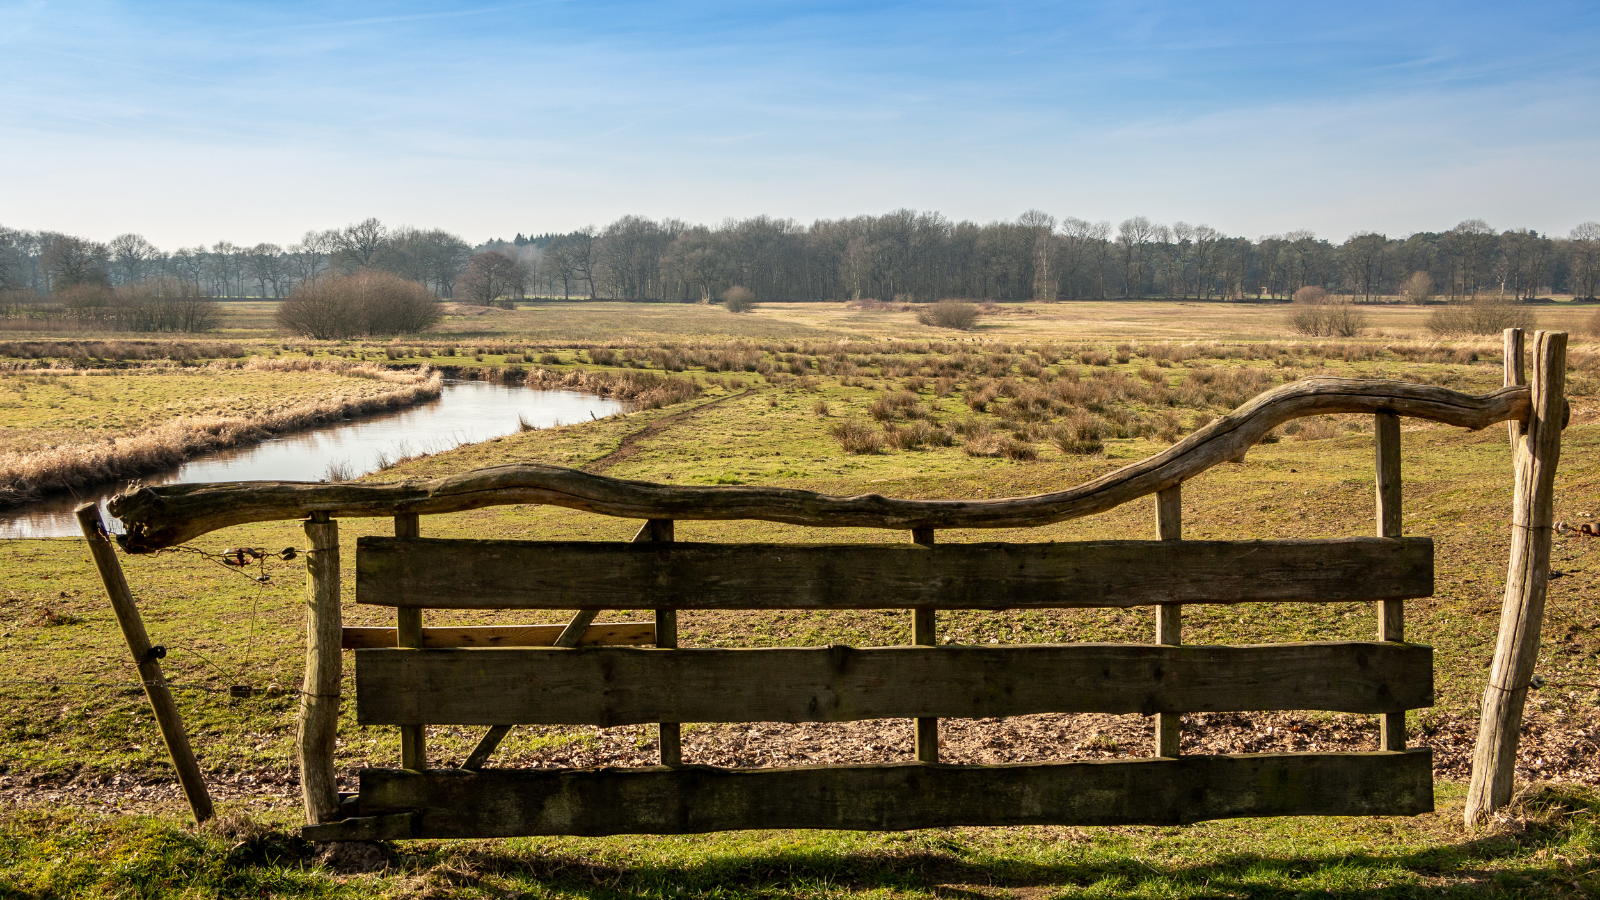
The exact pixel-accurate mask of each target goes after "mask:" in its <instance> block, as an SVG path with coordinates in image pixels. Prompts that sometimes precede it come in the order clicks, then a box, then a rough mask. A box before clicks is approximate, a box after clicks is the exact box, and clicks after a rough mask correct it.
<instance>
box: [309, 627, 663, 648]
mask: <svg viewBox="0 0 1600 900" xmlns="http://www.w3.org/2000/svg"><path fill="white" fill-rule="evenodd" d="M566 627H567V626H565V625H462V626H443V627H438V626H436V627H433V628H424V629H422V646H423V647H427V648H436V647H554V646H555V645H556V638H557V637H558V636H560V634H561V632H562V630H563V629H565V628H566ZM655 642H656V626H655V623H653V622H596V623H594V624H593V625H590V626H589V628H588V630H587V631H585V632H584V633H583V637H582V638H580V639H579V641H578V646H580V647H644V646H648V645H650V644H654V643H655ZM339 646H340V647H341V648H342V649H345V650H367V649H371V648H375V647H395V646H398V645H397V644H396V643H395V629H393V628H383V627H369V626H356V625H346V626H345V627H344V628H343V630H342V631H341V632H340V637H339Z"/></svg>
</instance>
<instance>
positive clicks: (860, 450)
mask: <svg viewBox="0 0 1600 900" xmlns="http://www.w3.org/2000/svg"><path fill="white" fill-rule="evenodd" d="M828 433H829V434H831V435H833V437H834V440H836V441H838V442H839V446H840V447H843V448H844V451H845V452H846V453H857V454H862V455H867V454H872V453H881V452H882V451H883V435H882V434H881V433H880V432H878V430H877V429H875V428H872V427H870V426H868V425H866V424H865V423H862V422H858V421H856V420H855V419H847V420H845V421H843V422H840V423H839V424H837V425H835V426H833V427H832V428H829V429H828Z"/></svg>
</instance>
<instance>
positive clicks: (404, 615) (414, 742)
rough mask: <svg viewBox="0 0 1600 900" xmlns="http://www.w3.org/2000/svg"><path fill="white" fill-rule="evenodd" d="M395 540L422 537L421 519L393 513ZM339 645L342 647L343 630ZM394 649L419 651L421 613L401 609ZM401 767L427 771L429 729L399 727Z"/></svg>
mask: <svg viewBox="0 0 1600 900" xmlns="http://www.w3.org/2000/svg"><path fill="white" fill-rule="evenodd" d="M394 536H395V537H398V538H414V537H421V536H422V517H421V516H419V515H417V514H416V513H414V512H401V513H396V514H395V517H394ZM558 641H559V639H558ZM339 643H340V645H341V646H342V645H343V643H344V634H343V629H341V630H340V639H339ZM395 646H396V647H402V648H404V647H409V648H412V649H421V648H422V610H420V609H414V608H413V609H406V608H404V607H402V608H401V609H400V610H399V614H398V616H397V617H396V622H395ZM400 766H401V768H405V769H426V768H427V767H428V729H427V727H426V726H423V725H402V726H400Z"/></svg>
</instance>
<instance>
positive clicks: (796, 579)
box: [356, 537, 1433, 609]
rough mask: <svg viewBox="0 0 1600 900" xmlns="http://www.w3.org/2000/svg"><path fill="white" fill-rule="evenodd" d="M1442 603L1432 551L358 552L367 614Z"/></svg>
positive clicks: (1248, 544)
mask: <svg viewBox="0 0 1600 900" xmlns="http://www.w3.org/2000/svg"><path fill="white" fill-rule="evenodd" d="M1432 592H1433V542H1432V541H1431V540H1429V539H1427V538H1406V539H1402V540H1384V539H1380V538H1343V539H1337V540H1323V541H1084V542H1068V543H1048V544H939V545H936V546H933V547H924V546H919V545H914V544H692V543H676V544H622V543H606V542H598V541H554V542H540V541H468V540H429V539H421V540H400V539H395V538H382V537H363V538H361V539H360V540H359V542H358V543H357V565H356V602H357V603H367V604H376V605H383V606H419V607H433V608H441V609H470V608H491V609H492V608H512V607H515V608H530V609H531V608H559V609H572V608H579V609H582V608H606V609H653V608H666V609H775V608H789V609H805V608H809V609H852V608H853V609H863V608H864V609H884V608H896V607H928V608H938V609H1011V608H1023V607H1070V606H1079V607H1129V606H1147V605H1150V604H1154V603H1238V602H1244V601H1258V600H1297V601H1332V600H1371V599H1377V598H1383V597H1425V596H1428V595H1429V594H1431V593H1432Z"/></svg>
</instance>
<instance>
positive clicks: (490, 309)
mask: <svg viewBox="0 0 1600 900" xmlns="http://www.w3.org/2000/svg"><path fill="white" fill-rule="evenodd" d="M439 311H440V312H442V313H444V314H445V315H447V316H509V315H513V314H514V313H513V311H512V310H509V309H501V308H499V307H497V306H478V305H476V304H473V303H441V304H439Z"/></svg>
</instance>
